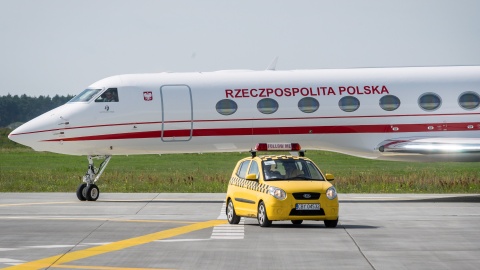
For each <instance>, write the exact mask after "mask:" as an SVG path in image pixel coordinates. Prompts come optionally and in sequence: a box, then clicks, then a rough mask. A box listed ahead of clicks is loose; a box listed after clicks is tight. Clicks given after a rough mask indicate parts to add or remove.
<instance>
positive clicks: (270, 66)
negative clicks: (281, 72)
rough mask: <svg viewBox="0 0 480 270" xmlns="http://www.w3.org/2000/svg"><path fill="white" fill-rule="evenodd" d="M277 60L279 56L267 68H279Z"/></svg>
mask: <svg viewBox="0 0 480 270" xmlns="http://www.w3.org/2000/svg"><path fill="white" fill-rule="evenodd" d="M277 60H278V56H276V57H275V58H274V59H273V61H272V63H271V64H270V65H269V66H268V67H267V68H266V69H265V70H275V69H276V68H277Z"/></svg>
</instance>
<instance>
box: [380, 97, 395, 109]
mask: <svg viewBox="0 0 480 270" xmlns="http://www.w3.org/2000/svg"><path fill="white" fill-rule="evenodd" d="M380 107H381V108H382V109H384V110H385V111H395V110H396V109H398V107H400V99H399V98H398V97H396V96H394V95H386V96H383V97H382V98H381V99H380Z"/></svg>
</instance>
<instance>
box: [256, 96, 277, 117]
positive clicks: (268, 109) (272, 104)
mask: <svg viewBox="0 0 480 270" xmlns="http://www.w3.org/2000/svg"><path fill="white" fill-rule="evenodd" d="M257 109H258V111H259V112H261V113H263V114H272V113H274V112H276V111H277V110H278V102H277V101H276V100H274V99H271V98H264V99H261V100H260V101H258V103H257Z"/></svg>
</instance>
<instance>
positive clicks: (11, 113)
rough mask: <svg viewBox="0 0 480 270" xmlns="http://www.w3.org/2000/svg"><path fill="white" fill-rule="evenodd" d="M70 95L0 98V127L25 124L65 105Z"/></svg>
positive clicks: (7, 96)
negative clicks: (19, 123) (18, 123)
mask: <svg viewBox="0 0 480 270" xmlns="http://www.w3.org/2000/svg"><path fill="white" fill-rule="evenodd" d="M72 98H73V96H72V95H67V96H59V95H55V96H54V97H50V96H39V97H30V96H27V95H25V94H23V95H21V96H18V95H14V96H12V95H10V94H8V95H6V96H0V127H7V126H9V125H10V124H14V123H17V122H21V123H24V122H27V121H29V120H31V119H33V118H35V117H37V116H39V115H41V114H43V113H45V112H47V111H49V110H51V109H54V108H56V107H58V106H60V105H63V104H65V103H66V102H67V101H69V100H70V99H72Z"/></svg>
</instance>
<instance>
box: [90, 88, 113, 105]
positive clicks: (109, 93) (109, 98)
mask: <svg viewBox="0 0 480 270" xmlns="http://www.w3.org/2000/svg"><path fill="white" fill-rule="evenodd" d="M95 102H118V91H117V88H108V89H107V90H106V91H105V92H103V93H102V94H101V95H100V96H99V97H98V98H97V99H95Z"/></svg>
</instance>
